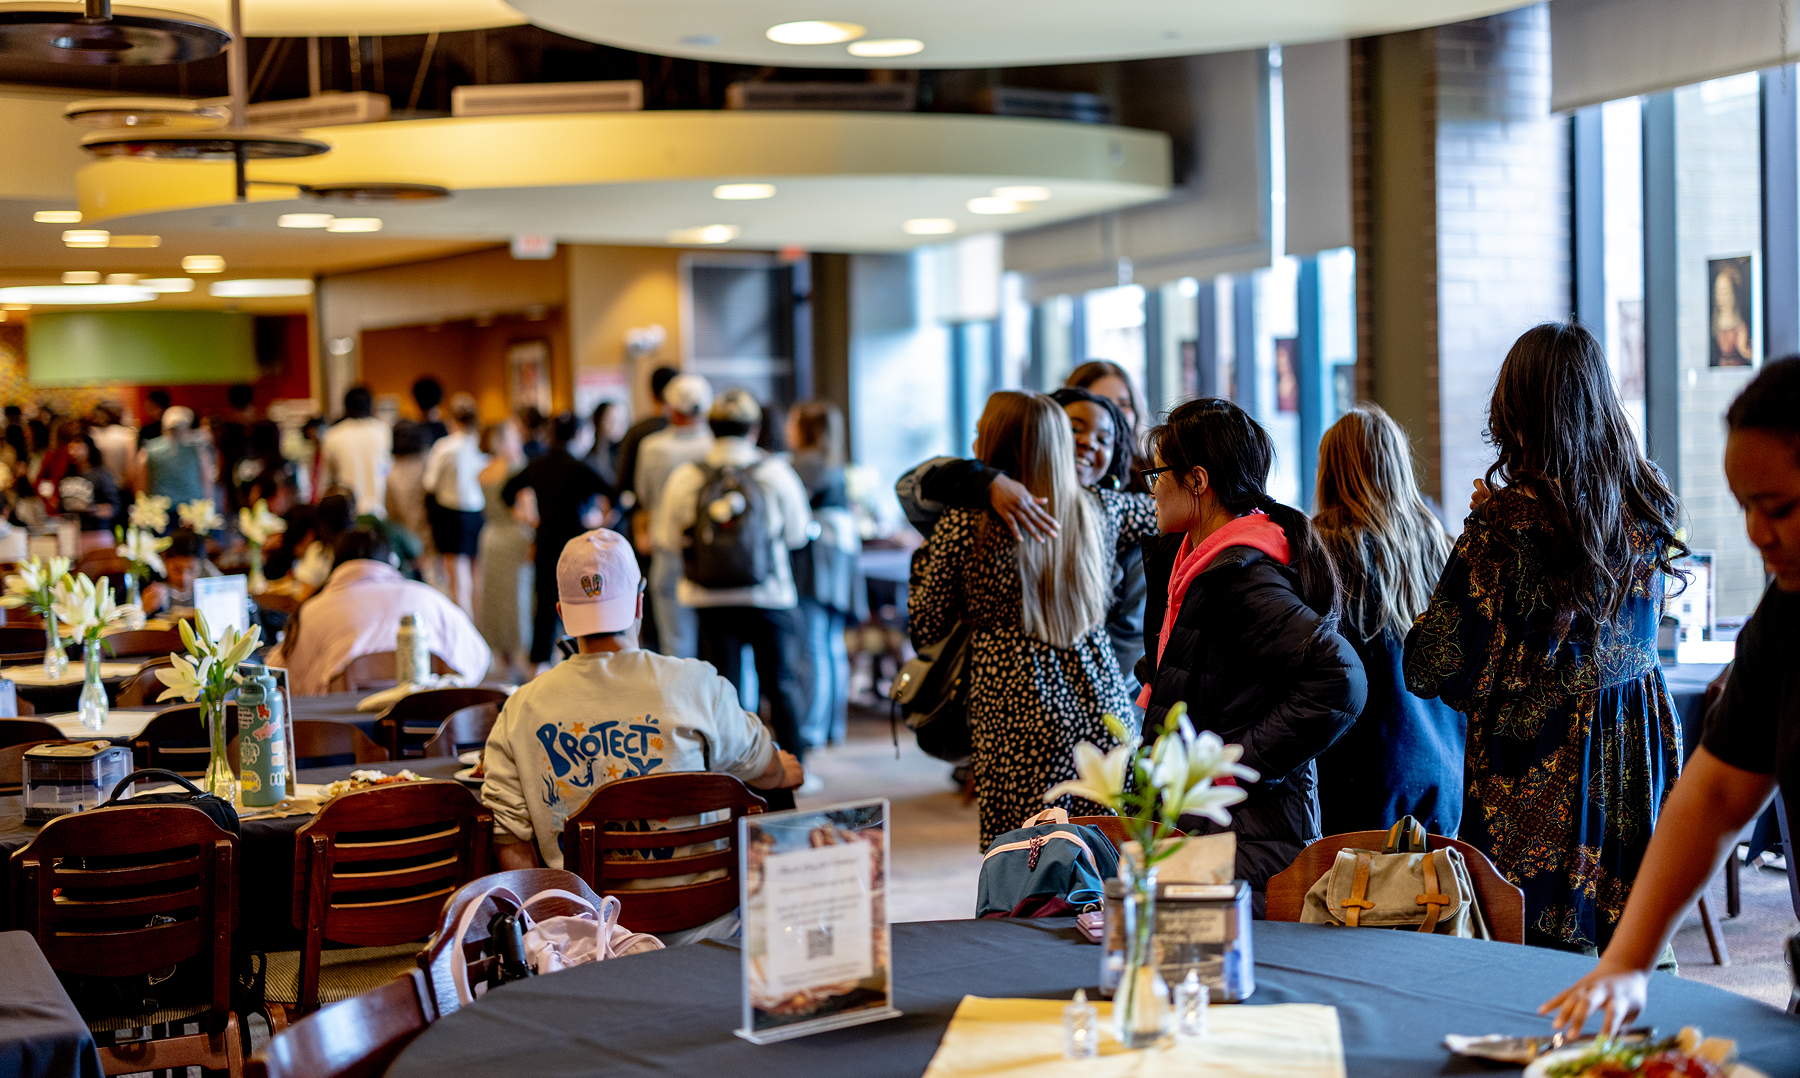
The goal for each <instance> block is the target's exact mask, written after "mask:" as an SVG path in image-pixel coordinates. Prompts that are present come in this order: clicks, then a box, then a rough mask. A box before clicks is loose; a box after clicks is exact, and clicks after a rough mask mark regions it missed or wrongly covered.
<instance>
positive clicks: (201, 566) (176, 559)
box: [144, 528, 219, 614]
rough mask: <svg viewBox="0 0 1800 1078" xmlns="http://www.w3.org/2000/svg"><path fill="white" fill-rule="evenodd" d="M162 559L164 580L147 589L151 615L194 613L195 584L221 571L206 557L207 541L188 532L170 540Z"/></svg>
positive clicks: (146, 603)
mask: <svg viewBox="0 0 1800 1078" xmlns="http://www.w3.org/2000/svg"><path fill="white" fill-rule="evenodd" d="M162 559H163V579H162V580H161V581H160V582H159V583H155V584H151V585H150V586H149V587H147V588H145V589H144V610H145V611H146V612H147V613H151V614H155V613H160V612H162V611H167V610H191V609H193V607H194V581H196V580H198V579H200V578H201V577H211V576H218V575H219V567H218V566H216V565H214V564H213V563H212V559H211V558H209V557H207V556H206V540H205V539H202V538H201V537H200V536H199V535H197V534H195V533H194V532H193V531H192V530H190V529H188V528H181V529H178V530H177V531H176V532H175V534H173V535H171V536H169V549H167V550H165V551H163V556H162Z"/></svg>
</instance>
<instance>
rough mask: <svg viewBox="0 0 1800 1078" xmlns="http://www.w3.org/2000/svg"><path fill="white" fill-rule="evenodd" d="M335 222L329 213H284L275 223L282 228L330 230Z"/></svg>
mask: <svg viewBox="0 0 1800 1078" xmlns="http://www.w3.org/2000/svg"><path fill="white" fill-rule="evenodd" d="M335 220H337V218H336V217H334V216H332V215H331V214H329V213H284V214H282V215H281V216H280V217H277V218H276V219H275V223H276V224H277V225H279V226H280V227H282V228H330V227H331V223H332V222H333V221H335Z"/></svg>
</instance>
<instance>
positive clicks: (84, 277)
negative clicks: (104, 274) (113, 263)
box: [62, 270, 100, 284]
mask: <svg viewBox="0 0 1800 1078" xmlns="http://www.w3.org/2000/svg"><path fill="white" fill-rule="evenodd" d="M62 283H63V284H99V283H100V271H99V270H70V271H69V272H67V273H65V274H63V275H62Z"/></svg>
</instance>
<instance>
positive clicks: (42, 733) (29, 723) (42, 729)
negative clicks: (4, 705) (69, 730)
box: [0, 719, 63, 745]
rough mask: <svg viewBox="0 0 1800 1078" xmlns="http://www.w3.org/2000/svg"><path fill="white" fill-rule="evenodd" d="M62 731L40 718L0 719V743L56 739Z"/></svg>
mask: <svg viewBox="0 0 1800 1078" xmlns="http://www.w3.org/2000/svg"><path fill="white" fill-rule="evenodd" d="M62 736H63V732H62V731H61V730H58V729H57V728H56V727H54V726H52V725H50V724H49V723H47V722H45V721H44V720H42V719H0V745H23V744H24V743H26V742H28V741H57V740H60V739H61V738H62Z"/></svg>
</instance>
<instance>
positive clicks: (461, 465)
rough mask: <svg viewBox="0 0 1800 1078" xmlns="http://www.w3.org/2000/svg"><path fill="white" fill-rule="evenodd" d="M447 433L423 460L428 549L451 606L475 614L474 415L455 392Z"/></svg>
mask: <svg viewBox="0 0 1800 1078" xmlns="http://www.w3.org/2000/svg"><path fill="white" fill-rule="evenodd" d="M450 419H451V422H452V423H453V424H454V426H452V428H451V430H450V433H449V434H447V435H445V436H444V437H443V438H440V439H438V441H437V442H436V443H435V444H433V445H432V447H431V452H430V453H429V454H428V455H427V456H426V458H425V483H424V486H425V491H426V493H427V494H428V495H429V498H430V500H429V502H428V503H427V505H428V506H429V507H431V509H432V512H433V516H432V520H431V545H432V546H434V547H436V548H437V552H438V554H439V555H441V556H442V557H443V560H444V577H445V579H446V580H448V581H449V594H450V598H451V600H452V601H453V602H455V603H456V605H457V606H460V607H462V608H463V609H464V610H466V611H468V612H469V613H471V614H472V613H474V611H475V553H476V550H477V549H478V548H479V545H480V542H481V526H482V523H483V520H484V518H483V516H482V510H483V509H484V508H486V506H487V499H486V497H485V496H484V495H483V493H482V489H481V470H482V468H484V467H486V465H487V458H486V457H484V456H482V455H481V444H480V443H481V433H480V417H479V416H478V415H477V414H476V411H475V398H474V397H471V396H469V395H468V394H467V393H459V394H457V396H456V397H455V398H454V399H452V400H451V402H450Z"/></svg>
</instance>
